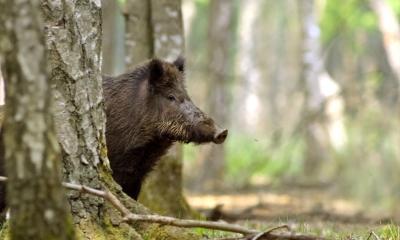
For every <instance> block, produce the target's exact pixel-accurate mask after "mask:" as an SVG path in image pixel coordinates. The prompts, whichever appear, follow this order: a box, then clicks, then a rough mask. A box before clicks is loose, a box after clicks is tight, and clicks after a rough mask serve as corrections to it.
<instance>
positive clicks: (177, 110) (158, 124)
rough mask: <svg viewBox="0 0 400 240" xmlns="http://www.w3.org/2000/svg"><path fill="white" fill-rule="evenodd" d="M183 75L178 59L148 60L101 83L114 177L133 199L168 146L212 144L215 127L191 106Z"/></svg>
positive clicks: (106, 78)
mask: <svg viewBox="0 0 400 240" xmlns="http://www.w3.org/2000/svg"><path fill="white" fill-rule="evenodd" d="M160 64H161V65H160ZM160 66H161V68H160ZM183 70H184V60H183V59H177V60H176V61H175V62H174V63H173V64H171V63H167V62H164V61H161V60H157V59H153V60H150V61H148V62H146V63H144V64H142V65H140V66H138V67H136V68H135V69H134V70H133V71H131V72H128V73H125V74H122V75H120V76H118V77H115V78H113V77H104V78H103V88H104V95H105V103H106V115H107V128H106V140H107V147H108V156H109V159H110V163H111V168H112V170H113V177H114V179H115V180H116V181H117V182H118V183H119V184H120V185H121V186H122V188H123V190H124V192H126V193H127V194H128V195H130V196H131V197H133V198H135V199H136V198H137V197H138V194H139V192H140V187H141V184H142V181H143V179H144V177H145V176H146V174H147V173H149V172H150V171H151V170H152V168H153V167H154V165H155V164H156V162H157V161H158V160H159V159H160V157H161V156H162V155H164V154H165V153H166V152H167V150H168V148H170V147H171V146H172V144H173V142H175V141H182V142H196V143H203V142H210V141H212V140H213V136H214V132H215V127H214V122H213V121H212V119H210V118H208V117H207V116H206V115H205V114H204V113H203V112H201V111H200V110H199V109H198V108H197V107H196V106H195V105H194V104H193V103H192V102H191V100H190V98H189V96H188V95H187V93H186V89H185V85H184V72H183ZM168 98H172V99H173V101H176V102H177V104H176V105H174V104H172V103H171V102H169V100H167V99H168ZM178 106H179V107H178Z"/></svg>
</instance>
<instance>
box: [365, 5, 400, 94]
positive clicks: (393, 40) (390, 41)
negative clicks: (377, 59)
mask: <svg viewBox="0 0 400 240" xmlns="http://www.w3.org/2000/svg"><path fill="white" fill-rule="evenodd" d="M370 2H371V6H372V9H373V10H374V12H375V13H376V15H377V17H378V23H379V29H380V30H381V32H382V37H383V45H384V47H385V50H386V55H387V58H388V62H389V64H390V66H391V68H392V70H393V72H394V73H395V75H396V78H397V81H398V83H399V85H400V24H399V21H398V20H397V18H396V14H395V12H394V11H393V10H392V9H391V8H390V6H389V5H388V3H387V1H386V0H370ZM398 89H399V92H400V87H398Z"/></svg>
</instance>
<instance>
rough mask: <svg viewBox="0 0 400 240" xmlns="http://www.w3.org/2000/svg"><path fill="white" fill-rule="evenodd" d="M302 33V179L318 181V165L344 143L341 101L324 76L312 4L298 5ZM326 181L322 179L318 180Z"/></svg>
mask: <svg viewBox="0 0 400 240" xmlns="http://www.w3.org/2000/svg"><path fill="white" fill-rule="evenodd" d="M299 7H300V15H301V18H302V30H303V31H302V32H303V56H302V59H303V79H304V84H305V92H306V98H307V101H306V103H305V104H306V105H305V111H304V112H305V114H304V117H303V119H304V121H305V123H304V124H303V127H304V128H305V129H304V131H305V138H306V156H305V164H304V170H305V176H307V178H309V180H312V179H313V178H315V177H318V178H319V177H322V176H323V175H324V174H320V170H321V169H320V163H321V162H322V161H326V160H329V157H328V156H329V151H331V150H332V149H335V150H339V149H340V148H341V147H343V146H344V144H345V142H346V133H345V130H344V123H343V111H344V101H343V99H342V97H341V96H340V86H339V85H338V84H337V83H336V82H335V81H334V80H333V79H332V78H331V77H330V76H329V75H328V73H327V72H326V71H325V68H324V65H323V58H322V55H321V49H320V28H319V26H318V23H317V18H316V9H315V1H314V0H302V1H301V2H300V5H299ZM321 180H326V179H321Z"/></svg>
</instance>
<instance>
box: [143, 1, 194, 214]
mask: <svg viewBox="0 0 400 240" xmlns="http://www.w3.org/2000/svg"><path fill="white" fill-rule="evenodd" d="M181 6H182V3H181V0H151V28H152V29H153V55H154V57H158V58H161V59H163V60H166V61H170V62H172V61H174V60H175V59H176V58H177V57H178V56H180V55H183V53H184V48H185V42H184V35H183V22H182V10H181ZM182 169H183V165H182V146H181V145H180V144H175V145H174V146H173V147H172V148H171V149H170V150H169V152H168V154H167V155H166V156H165V157H163V159H162V160H161V161H160V163H159V164H158V166H157V167H156V169H155V171H154V172H152V173H151V174H150V175H149V178H148V179H147V181H146V183H145V186H144V191H143V194H142V195H141V196H140V201H141V202H143V203H144V204H145V205H146V206H147V205H148V206H149V207H150V209H152V210H154V211H156V212H160V213H162V214H167V215H171V216H178V217H190V216H193V212H192V210H191V209H190V207H189V204H188V203H187V202H186V199H185V198H184V196H183V192H182V191H183V182H182V181H183V175H182Z"/></svg>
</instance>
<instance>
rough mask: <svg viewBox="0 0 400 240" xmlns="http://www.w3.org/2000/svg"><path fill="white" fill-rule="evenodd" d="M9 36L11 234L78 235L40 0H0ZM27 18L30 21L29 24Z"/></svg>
mask: <svg viewBox="0 0 400 240" xmlns="http://www.w3.org/2000/svg"><path fill="white" fill-rule="evenodd" d="M0 9H2V10H6V11H5V12H3V13H1V14H0V15H2V16H3V17H4V18H3V19H2V20H1V21H2V22H6V23H7V24H6V27H5V28H4V29H1V30H3V31H5V32H3V31H1V35H3V36H6V37H7V40H6V41H7V43H8V44H7V45H8V47H7V49H2V50H4V53H5V66H6V67H5V76H6V78H7V79H8V84H7V96H6V98H7V109H6V112H7V114H6V119H5V122H4V125H5V134H4V143H5V145H6V146H7V148H6V152H5V160H6V172H7V175H8V178H9V181H8V184H7V202H8V206H9V208H10V216H11V218H10V236H11V238H12V239H38V240H40V239H43V240H47V239H75V234H74V230H73V225H72V221H71V217H70V214H69V212H68V211H67V207H66V206H67V201H66V199H65V195H64V189H63V188H62V186H61V155H60V149H59V145H58V144H57V140H56V135H55V131H54V123H53V118H52V115H51V105H52V98H51V89H50V84H49V79H48V72H47V61H46V51H45V46H44V44H45V41H44V37H43V34H42V29H43V21H42V19H41V12H40V1H39V0H21V1H14V0H9V1H1V2H0ZM27 23H28V24H27Z"/></svg>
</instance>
